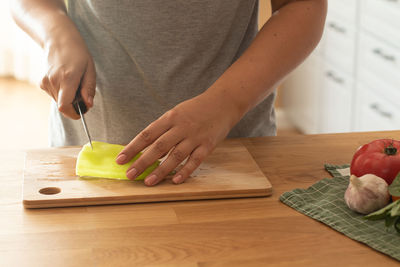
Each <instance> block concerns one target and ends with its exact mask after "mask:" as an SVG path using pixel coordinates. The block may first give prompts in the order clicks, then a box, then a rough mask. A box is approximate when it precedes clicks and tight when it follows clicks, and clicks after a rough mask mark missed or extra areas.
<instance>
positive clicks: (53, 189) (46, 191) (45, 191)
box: [39, 187, 61, 195]
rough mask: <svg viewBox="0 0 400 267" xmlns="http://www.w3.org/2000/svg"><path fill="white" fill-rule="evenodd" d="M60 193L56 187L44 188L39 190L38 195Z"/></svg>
mask: <svg viewBox="0 0 400 267" xmlns="http://www.w3.org/2000/svg"><path fill="white" fill-rule="evenodd" d="M60 192H61V189H60V188H58V187H45V188H42V189H40V190H39V193H40V194H42V195H55V194H58V193H60Z"/></svg>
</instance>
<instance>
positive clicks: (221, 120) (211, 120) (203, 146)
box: [116, 92, 240, 186]
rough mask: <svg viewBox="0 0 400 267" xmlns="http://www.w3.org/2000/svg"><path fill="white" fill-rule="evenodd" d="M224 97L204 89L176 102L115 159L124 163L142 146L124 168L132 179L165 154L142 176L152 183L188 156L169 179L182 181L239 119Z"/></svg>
mask: <svg viewBox="0 0 400 267" xmlns="http://www.w3.org/2000/svg"><path fill="white" fill-rule="evenodd" d="M228 99H229V98H226V97H225V96H224V95H221V94H220V95H215V94H211V93H207V92H205V93H203V94H201V95H199V96H197V97H195V98H192V99H189V100H187V101H184V102H182V103H180V104H178V105H177V106H175V107H174V108H173V109H171V110H169V111H168V112H166V113H165V114H164V115H162V116H161V117H160V118H158V119H157V120H156V121H154V122H153V123H151V124H150V125H149V126H148V127H146V128H145V129H144V130H143V131H142V132H140V133H139V134H138V135H137V136H136V137H135V138H134V139H133V140H132V141H131V142H130V143H129V144H128V145H127V146H126V147H125V148H124V149H123V150H122V151H121V152H120V153H119V155H118V157H117V159H116V162H117V163H118V164H125V163H127V162H129V161H130V160H131V159H132V158H133V157H134V156H135V155H136V154H138V153H139V152H140V151H142V150H144V149H146V150H145V151H144V152H143V154H142V155H141V156H140V158H139V159H137V160H136V161H135V162H134V163H133V164H132V166H130V168H129V169H128V171H127V177H128V178H129V179H131V180H133V179H135V178H136V177H137V176H138V175H140V174H141V173H142V172H143V171H144V170H145V169H146V168H147V167H149V166H150V165H151V164H152V163H154V162H155V161H156V160H158V159H160V158H162V157H163V156H165V155H167V154H168V156H167V158H166V159H165V160H164V161H163V162H162V164H160V166H158V167H157V169H155V170H154V171H153V172H152V173H151V174H150V175H148V176H147V178H146V179H145V184H146V185H148V186H152V185H156V184H158V183H159V182H160V181H162V180H163V179H164V178H165V177H166V176H167V175H168V174H169V173H170V172H171V171H173V170H174V169H175V168H176V167H177V166H178V165H180V164H181V163H182V162H183V161H184V160H185V159H186V158H188V159H187V161H186V163H185V164H184V166H183V167H182V169H180V170H179V171H178V172H177V173H176V174H175V175H174V177H173V178H172V181H173V182H174V183H175V184H180V183H182V182H184V181H185V180H186V179H187V178H188V177H189V176H190V174H192V172H193V171H194V170H195V169H196V168H197V167H198V166H199V165H200V164H201V163H202V162H203V160H204V159H205V158H206V157H207V156H208V155H209V154H210V153H211V152H212V151H213V149H214V148H215V146H216V145H217V144H218V143H219V142H220V141H221V140H223V139H224V138H225V137H226V136H227V134H228V133H229V131H230V129H231V128H232V127H233V125H234V124H236V122H237V121H238V120H239V119H240V115H239V112H238V108H236V107H235V106H234V104H233V103H232V102H231V101H229V100H228Z"/></svg>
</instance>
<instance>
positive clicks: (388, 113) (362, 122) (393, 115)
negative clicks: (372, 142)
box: [356, 84, 400, 131]
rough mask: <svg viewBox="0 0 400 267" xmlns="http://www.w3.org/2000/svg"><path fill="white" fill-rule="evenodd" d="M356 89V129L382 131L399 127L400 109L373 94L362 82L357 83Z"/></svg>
mask: <svg viewBox="0 0 400 267" xmlns="http://www.w3.org/2000/svg"><path fill="white" fill-rule="evenodd" d="M357 91H358V92H360V94H359V97H358V99H357V123H356V130H358V131H384V130H398V129H399V125H400V109H398V108H397V107H396V106H394V105H392V104H391V103H389V102H388V101H387V100H386V99H383V98H381V97H380V96H379V95H377V94H375V93H374V92H373V91H371V90H370V88H368V87H367V86H365V85H364V84H359V85H358V86H357Z"/></svg>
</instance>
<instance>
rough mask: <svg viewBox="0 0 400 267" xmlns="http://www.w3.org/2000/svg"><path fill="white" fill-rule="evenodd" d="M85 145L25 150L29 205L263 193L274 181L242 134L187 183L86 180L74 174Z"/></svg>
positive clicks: (25, 200) (221, 147)
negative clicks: (81, 149)
mask: <svg viewBox="0 0 400 267" xmlns="http://www.w3.org/2000/svg"><path fill="white" fill-rule="evenodd" d="M79 151H80V147H66V148H50V149H42V150H31V151H28V152H27V154H26V159H25V169H24V188H23V204H24V206H25V207H26V208H46V207H66V206H86V205H103V204H121V203H138V202H157V201H175V200H194V199H220V198H239V197H258V196H268V195H271V194H272V186H271V184H270V182H269V181H268V179H267V178H266V177H265V176H264V174H263V173H262V172H261V170H260V169H259V167H258V165H257V164H256V162H255V161H254V159H253V158H252V156H251V155H250V153H249V152H248V150H247V149H246V147H245V146H244V145H243V144H242V143H241V142H240V140H238V139H230V140H225V141H224V142H222V143H221V144H220V145H219V146H218V147H217V148H216V149H215V150H214V151H213V153H212V154H211V155H209V156H208V158H207V159H206V160H205V161H204V162H203V163H202V164H201V165H200V167H199V168H198V169H197V170H196V171H195V172H194V173H193V174H192V177H191V178H189V179H188V180H186V182H185V183H183V184H180V185H175V184H173V183H172V181H171V180H170V179H169V180H168V179H167V180H165V181H164V182H162V183H161V184H159V185H157V186H154V187H147V186H145V185H144V183H143V181H127V180H110V179H101V178H95V179H83V178H79V177H78V176H76V175H75V164H76V158H77V156H78V153H79Z"/></svg>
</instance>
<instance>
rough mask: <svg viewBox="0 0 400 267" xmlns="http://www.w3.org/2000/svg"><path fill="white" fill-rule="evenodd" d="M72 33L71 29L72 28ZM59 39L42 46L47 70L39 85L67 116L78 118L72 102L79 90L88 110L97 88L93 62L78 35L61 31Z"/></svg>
mask: <svg viewBox="0 0 400 267" xmlns="http://www.w3.org/2000/svg"><path fill="white" fill-rule="evenodd" d="M72 30H74V29H72ZM62 32H63V33H64V34H63V36H62V37H61V38H57V39H52V40H55V41H50V42H49V43H48V44H46V46H45V51H46V54H47V63H48V70H47V73H46V75H45V76H44V77H43V79H42V82H41V84H40V88H42V89H43V90H44V91H46V93H48V94H49V95H50V96H51V97H52V98H53V99H54V100H55V101H56V102H57V105H58V110H59V111H60V112H61V113H63V114H64V115H65V116H66V117H69V118H71V119H79V115H78V114H77V113H76V112H75V110H74V108H73V106H72V102H73V101H74V99H75V94H76V91H77V90H78V88H79V86H80V87H81V95H82V98H83V100H84V102H85V104H86V106H87V107H88V108H91V107H92V106H93V98H94V95H95V89H96V71H95V67H94V63H93V59H92V57H91V55H90V53H89V51H88V49H87V47H86V44H85V43H84V40H83V39H82V37H81V36H80V35H79V33H77V32H75V31H73V32H71V29H68V30H65V31H62Z"/></svg>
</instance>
